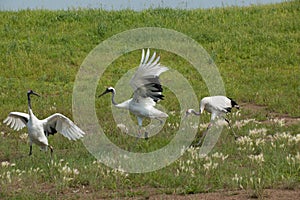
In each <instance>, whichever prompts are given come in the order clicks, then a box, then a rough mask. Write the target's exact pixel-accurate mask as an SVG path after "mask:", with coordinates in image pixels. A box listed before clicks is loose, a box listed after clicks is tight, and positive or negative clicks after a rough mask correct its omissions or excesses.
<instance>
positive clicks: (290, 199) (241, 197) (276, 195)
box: [128, 189, 300, 200]
mask: <svg viewBox="0 0 300 200" xmlns="http://www.w3.org/2000/svg"><path fill="white" fill-rule="evenodd" d="M251 195H252V194H251V192H248V191H245V190H243V191H226V192H213V193H199V194H189V195H166V194H161V195H153V196H150V197H147V198H143V197H140V198H128V199H133V200H137V199H149V200H159V199H165V200H194V199H195V200H196V199H197V200H198V199H203V200H218V199H222V200H246V199H257V198H256V197H251ZM263 196H264V197H263V199H271V200H283V199H284V200H295V199H299V198H300V189H298V190H281V189H266V190H264V195H263Z"/></svg>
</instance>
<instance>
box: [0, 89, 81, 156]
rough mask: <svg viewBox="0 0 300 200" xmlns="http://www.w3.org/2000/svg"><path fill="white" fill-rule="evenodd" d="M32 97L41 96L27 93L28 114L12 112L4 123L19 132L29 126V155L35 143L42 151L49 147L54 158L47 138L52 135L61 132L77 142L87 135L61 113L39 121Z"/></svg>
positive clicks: (32, 92) (31, 92)
mask: <svg viewBox="0 0 300 200" xmlns="http://www.w3.org/2000/svg"><path fill="white" fill-rule="evenodd" d="M30 95H36V96H40V95H39V94H37V93H35V92H34V91H32V90H29V91H28V92H27V98H28V114H27V113H22V112H11V113H9V115H8V117H7V118H6V119H5V120H4V121H3V123H5V124H7V125H8V126H10V127H11V128H13V129H14V130H17V131H18V130H20V129H22V128H24V127H25V126H27V128H28V136H29V144H30V150H29V155H31V154H32V144H33V143H35V144H36V145H38V146H39V147H40V148H41V149H42V150H47V147H49V148H50V150H51V158H52V153H53V148H52V146H50V145H49V144H48V138H47V137H48V136H49V135H50V134H51V135H54V134H55V133H57V132H59V133H61V134H62V135H63V136H65V137H66V138H68V139H69V140H77V139H79V138H82V137H83V136H84V135H85V133H84V132H83V131H82V130H81V129H80V128H79V127H77V126H76V125H75V124H74V123H73V122H72V121H71V120H70V119H69V118H67V117H66V116H64V115H62V114H60V113H55V114H53V115H51V116H49V117H47V118H46V119H43V120H39V119H38V118H37V117H36V116H35V115H34V114H33V112H32V108H31V99H30Z"/></svg>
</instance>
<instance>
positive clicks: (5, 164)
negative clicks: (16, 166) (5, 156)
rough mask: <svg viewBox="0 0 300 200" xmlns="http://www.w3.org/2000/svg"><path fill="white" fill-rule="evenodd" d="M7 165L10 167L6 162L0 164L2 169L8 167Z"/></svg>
mask: <svg viewBox="0 0 300 200" xmlns="http://www.w3.org/2000/svg"><path fill="white" fill-rule="evenodd" d="M9 165H10V163H9V162H8V161H2V162H1V166H2V167H8V166H9Z"/></svg>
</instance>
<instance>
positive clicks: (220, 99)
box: [211, 96, 232, 113]
mask: <svg viewBox="0 0 300 200" xmlns="http://www.w3.org/2000/svg"><path fill="white" fill-rule="evenodd" d="M211 101H212V102H211V104H212V105H213V107H214V108H215V109H217V110H219V111H221V112H225V113H227V112H231V108H232V106H231V100H230V99H229V98H227V97H225V96H214V97H212V99H211Z"/></svg>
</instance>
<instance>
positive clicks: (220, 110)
mask: <svg viewBox="0 0 300 200" xmlns="http://www.w3.org/2000/svg"><path fill="white" fill-rule="evenodd" d="M232 108H237V109H239V105H238V104H237V103H236V102H235V101H234V100H232V99H231V98H228V97H225V96H210V97H204V98H203V99H201V101H200V111H199V112H197V111H195V110H194V109H188V110H187V111H186V115H189V114H194V115H197V116H199V115H201V114H202V113H203V112H204V111H206V112H208V113H211V118H210V123H209V125H208V127H207V130H208V129H209V128H210V127H211V126H212V124H213V121H214V120H215V119H216V118H218V117H221V118H223V119H224V120H225V121H226V122H227V123H228V125H229V127H230V128H231V129H232V127H231V125H230V123H229V120H228V119H226V118H225V115H226V114H227V113H229V112H231V109H232ZM207 130H206V131H205V132H204V134H203V136H202V138H204V136H205V135H206V132H207ZM233 133H234V132H233ZM234 136H235V138H236V135H235V133H234ZM202 138H201V139H200V141H199V143H200V142H201V140H202ZM199 143H198V144H199Z"/></svg>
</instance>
